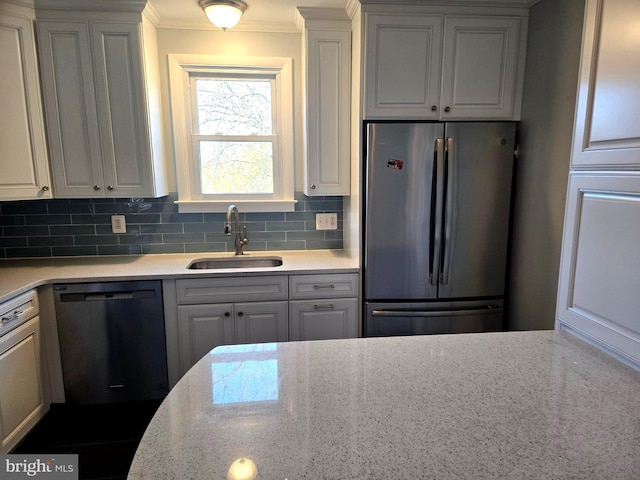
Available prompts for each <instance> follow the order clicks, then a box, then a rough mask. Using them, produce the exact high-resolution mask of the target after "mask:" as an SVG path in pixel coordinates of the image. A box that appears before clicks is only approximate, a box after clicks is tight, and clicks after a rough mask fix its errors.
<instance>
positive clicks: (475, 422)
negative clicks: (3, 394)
mask: <svg viewBox="0 0 640 480" xmlns="http://www.w3.org/2000/svg"><path fill="white" fill-rule="evenodd" d="M234 462H235V463H234ZM232 465H234V466H233V467H232ZM253 467H255V471H256V472H257V474H256V475H255V476H252V475H250V473H251V472H252V468H253ZM234 469H235V470H234ZM234 472H236V473H234ZM237 472H240V473H242V472H244V473H247V472H249V475H244V476H242V475H241V474H240V473H237ZM638 472H640V372H638V371H635V370H632V369H631V368H629V367H627V366H625V365H624V364H622V363H620V362H618V361H617V360H615V359H613V358H611V357H609V356H607V355H606V354H604V353H602V352H601V351H599V350H597V349H596V348H594V347H591V346H590V345H588V344H586V343H584V342H583V341H581V340H579V339H577V338H575V337H573V336H572V335H570V334H568V333H566V332H554V331H542V332H540V331H539V332H504V333H484V334H466V335H438V336H414V337H389V338H364V339H363V338H360V339H348V340H329V341H315V342H290V343H278V344H265V345H253V346H246V345H245V346H243V345H237V346H228V347H218V348H216V349H214V350H213V351H212V353H210V354H209V355H207V356H205V357H204V358H203V359H202V360H201V361H199V362H198V363H197V364H196V365H195V366H194V367H193V368H192V369H191V370H190V371H189V372H188V373H187V374H186V375H185V376H184V377H183V378H182V379H181V380H180V382H179V383H178V384H177V385H176V386H175V387H174V389H173V390H172V391H171V392H170V393H169V395H168V397H167V398H166V399H165V400H164V402H163V403H162V405H161V406H160V408H159V409H158V411H157V413H156V415H155V416H154V418H153V420H152V421H151V423H150V425H149V427H148V429H147V431H146V433H145V434H144V437H143V438H142V441H141V443H140V445H139V448H138V451H137V453H136V455H135V458H134V460H133V464H132V466H131V470H130V472H129V477H128V478H129V480H137V479H154V480H162V479H171V480H177V479H190V480H197V479H240V478H246V479H249V478H258V479H268V480H284V479H288V480H298V479H385V480H386V479H438V480H442V479H461V478H464V479H497V478H504V479H569V478H571V479H607V480H610V479H637V478H638Z"/></svg>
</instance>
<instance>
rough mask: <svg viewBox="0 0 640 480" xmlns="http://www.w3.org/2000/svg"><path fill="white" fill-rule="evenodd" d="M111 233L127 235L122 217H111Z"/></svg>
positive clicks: (125, 224) (125, 223)
mask: <svg viewBox="0 0 640 480" xmlns="http://www.w3.org/2000/svg"><path fill="white" fill-rule="evenodd" d="M111 231H112V232H113V233H127V222H126V220H125V219H124V215H111Z"/></svg>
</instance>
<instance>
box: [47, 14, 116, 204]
mask: <svg viewBox="0 0 640 480" xmlns="http://www.w3.org/2000/svg"><path fill="white" fill-rule="evenodd" d="M37 29H38V45H39V47H40V65H41V70H42V79H43V82H42V83H43V91H44V98H45V114H46V121H47V130H48V133H49V135H48V138H49V155H50V159H51V173H52V176H53V183H54V189H55V196H56V197H95V196H96V195H98V196H101V193H99V192H100V191H101V189H102V185H103V183H104V181H103V177H102V151H101V147H100V137H99V133H98V114H97V111H96V98H95V91H94V86H93V85H94V83H93V66H92V61H91V46H90V44H89V29H88V26H87V25H86V24H85V23H72V22H69V23H63V22H49V21H41V22H38V25H37ZM97 192H98V193H97Z"/></svg>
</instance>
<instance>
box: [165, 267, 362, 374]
mask: <svg viewBox="0 0 640 480" xmlns="http://www.w3.org/2000/svg"><path fill="white" fill-rule="evenodd" d="M170 288H171V287H170ZM171 290H172V291H173V292H175V300H174V299H173V295H170V296H165V307H166V306H167V303H168V304H171V305H174V304H175V305H176V309H177V318H176V319H177V326H178V328H177V332H176V333H174V334H172V333H169V334H168V343H169V344H171V345H175V347H172V348H175V349H177V350H179V354H178V353H176V354H175V355H173V356H172V355H168V358H177V357H179V363H180V366H179V368H177V367H176V369H177V370H178V371H179V375H184V374H185V373H186V372H187V370H189V368H191V367H192V366H193V365H194V364H195V363H196V362H197V361H198V360H200V359H201V358H202V357H203V356H204V355H206V354H207V353H209V352H210V351H211V350H213V349H214V348H215V347H217V346H219V345H232V344H247V343H268V342H286V341H289V340H324V339H334V338H351V337H357V336H358V333H359V328H358V325H359V322H358V318H359V315H358V308H359V303H358V274H357V273H331V274H328V273H327V274H314V275H267V276H260V275H256V276H252V275H242V276H237V277H236V276H232V277H224V276H220V277H215V278H190V279H180V280H176V281H175V288H171ZM173 311H175V310H173ZM168 317H172V314H170V315H168ZM168 332H173V329H172V328H169V329H168ZM176 336H177V341H174V340H172V339H173V338H175V337H176ZM175 363H176V364H177V363H178V360H176V362H175ZM176 381H177V378H176Z"/></svg>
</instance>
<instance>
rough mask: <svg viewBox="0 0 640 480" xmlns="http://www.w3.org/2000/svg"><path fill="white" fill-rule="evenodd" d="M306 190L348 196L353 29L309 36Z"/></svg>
mask: <svg viewBox="0 0 640 480" xmlns="http://www.w3.org/2000/svg"><path fill="white" fill-rule="evenodd" d="M305 50H306V56H307V58H306V75H305V76H306V79H305V88H306V92H305V97H306V98H305V100H306V110H307V111H306V120H307V121H306V136H305V141H306V146H305V147H306V148H305V150H306V155H307V158H306V161H305V187H304V193H305V194H306V195H308V196H317V195H348V194H349V192H350V188H351V183H350V178H351V177H350V173H351V163H350V153H351V152H350V139H349V132H350V127H349V125H350V122H349V117H350V111H351V102H350V98H351V95H350V91H351V83H350V79H351V77H350V73H349V72H350V68H351V32H350V31H340V30H328V31H318V30H309V31H308V32H307V35H306V44H305Z"/></svg>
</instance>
